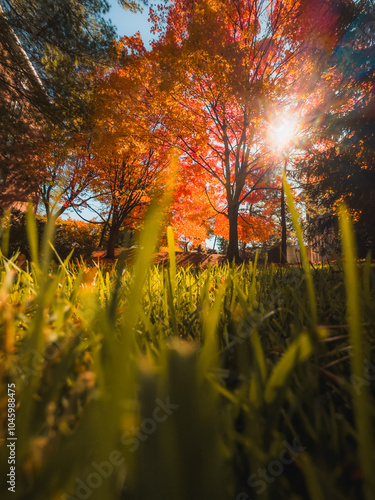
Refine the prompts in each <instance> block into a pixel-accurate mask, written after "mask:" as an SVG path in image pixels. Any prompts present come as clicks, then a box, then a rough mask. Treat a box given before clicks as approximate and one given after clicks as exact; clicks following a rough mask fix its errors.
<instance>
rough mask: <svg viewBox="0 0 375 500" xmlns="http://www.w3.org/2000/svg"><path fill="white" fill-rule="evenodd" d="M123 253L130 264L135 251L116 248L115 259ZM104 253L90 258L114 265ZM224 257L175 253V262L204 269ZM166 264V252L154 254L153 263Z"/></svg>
mask: <svg viewBox="0 0 375 500" xmlns="http://www.w3.org/2000/svg"><path fill="white" fill-rule="evenodd" d="M122 253H124V256H125V259H126V261H128V262H131V260H132V258H133V257H134V255H135V249H131V248H130V249H124V248H117V249H116V250H115V256H116V259H118V258H119V257H120V255H121V254H122ZM105 254H106V251H105V250H102V249H98V250H96V251H95V252H93V254H92V256H93V258H94V259H95V261H100V262H107V263H109V264H111V263H114V262H115V261H114V260H111V259H106V258H105ZM225 260H226V257H225V255H221V254H209V253H198V252H178V253H176V262H177V265H179V266H182V267H189V266H193V267H201V268H203V269H204V268H206V267H208V266H209V265H214V264H219V263H221V262H225ZM167 262H168V252H158V253H156V254H155V263H156V264H163V263H167Z"/></svg>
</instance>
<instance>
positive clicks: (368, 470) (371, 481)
mask: <svg viewBox="0 0 375 500" xmlns="http://www.w3.org/2000/svg"><path fill="white" fill-rule="evenodd" d="M339 221H340V231H341V240H342V250H343V257H344V263H343V265H344V271H345V287H346V306H347V321H348V325H349V337H350V343H351V345H352V357H351V371H352V375H351V381H352V383H353V386H354V389H355V390H354V391H353V393H354V412H355V419H356V426H357V429H358V445H359V456H360V461H361V466H362V469H363V472H364V476H365V478H364V493H365V498H366V500H370V499H372V498H373V494H374V492H375V475H374V463H375V454H374V450H375V441H374V428H373V424H372V418H371V411H370V408H371V405H370V399H369V391H368V388H367V385H366V384H362V385H361V387H360V388H358V386H356V384H355V381H356V380H357V381H358V380H361V379H362V380H363V379H364V368H365V361H366V356H367V355H366V352H365V348H364V340H365V339H364V338H363V331H362V327H361V304H360V290H359V282H358V267H357V256H356V250H355V240H354V231H353V225H352V222H351V220H350V216H349V214H348V211H347V209H346V207H345V206H344V205H342V206H341V207H340V209H339Z"/></svg>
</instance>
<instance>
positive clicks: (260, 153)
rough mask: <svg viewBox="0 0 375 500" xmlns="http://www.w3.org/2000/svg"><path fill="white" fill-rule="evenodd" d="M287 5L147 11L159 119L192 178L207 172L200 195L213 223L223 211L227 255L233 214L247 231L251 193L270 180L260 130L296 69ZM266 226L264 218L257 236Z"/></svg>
mask: <svg viewBox="0 0 375 500" xmlns="http://www.w3.org/2000/svg"><path fill="white" fill-rule="evenodd" d="M296 5H297V3H296V2H280V1H275V2H274V1H257V0H254V1H250V0H215V1H212V0H203V1H200V2H195V1H192V0H175V1H173V2H172V3H171V5H170V6H169V7H167V8H164V10H163V9H159V11H158V12H156V11H155V12H154V16H153V17H154V21H155V30H156V31H160V32H161V35H160V39H159V40H158V41H157V42H156V43H155V44H154V49H153V50H154V54H155V57H156V58H157V60H158V64H159V71H160V75H161V85H160V86H161V88H162V90H163V91H164V103H165V106H166V109H168V113H166V114H165V117H164V118H165V121H164V122H163V123H164V127H165V129H167V130H168V131H169V133H170V138H171V140H172V142H173V144H174V145H175V146H176V147H178V148H179V150H180V151H181V157H182V161H183V162H184V163H185V165H186V167H185V168H187V169H189V170H190V171H191V173H192V174H193V175H192V179H194V174H195V173H196V172H197V169H198V170H199V169H203V170H204V171H205V172H206V173H207V174H208V176H209V185H207V190H206V196H207V199H209V203H210V205H211V206H212V207H213V209H214V210H215V212H216V215H217V221H218V222H217V224H218V225H220V226H221V227H220V233H221V234H223V231H222V230H223V229H224V227H223V226H225V224H222V223H220V224H219V222H220V221H222V220H223V218H224V219H226V221H227V222H226V227H227V228H228V226H229V229H227V230H226V231H225V235H226V237H228V239H229V246H228V257H229V258H230V259H233V258H235V259H237V260H238V259H239V250H238V239H239V222H240V221H241V222H240V224H244V225H247V227H248V229H247V234H246V237H247V238H252V237H253V236H254V235H255V233H256V232H257V231H259V229H260V225H259V224H257V221H256V217H257V216H258V215H261V214H263V215H266V212H264V213H263V211H262V210H261V208H260V206H259V208H258V210H255V205H256V200H257V201H260V200H261V199H262V193H265V192H266V191H267V190H270V189H273V190H274V189H275V188H276V185H275V177H274V175H273V169H274V167H275V165H274V164H273V162H272V161H271V160H270V158H269V156H268V150H269V147H268V145H267V144H266V141H265V135H266V129H267V126H268V122H269V119H270V117H271V115H272V109H273V106H274V104H275V103H276V102H277V101H278V100H279V99H281V96H282V95H284V94H285V89H286V88H288V86H290V85H291V84H292V82H293V79H295V78H296V74H295V73H294V71H293V67H292V61H293V57H294V55H295V54H296V52H297V50H298V47H299V45H298V42H297V41H296V40H295V39H294V37H293V26H291V24H290V23H289V20H290V19H291V18H292V14H293V13H294V9H295V8H296ZM160 132H161V133H164V129H161V130H160ZM192 182H193V180H192ZM265 208H266V207H265ZM264 220H266V219H264ZM267 228H268V229H267ZM269 229H270V225H267V224H264V226H263V229H262V233H263V234H262V236H261V237H262V238H265V237H267V234H268V233H269ZM244 232H245V231H244Z"/></svg>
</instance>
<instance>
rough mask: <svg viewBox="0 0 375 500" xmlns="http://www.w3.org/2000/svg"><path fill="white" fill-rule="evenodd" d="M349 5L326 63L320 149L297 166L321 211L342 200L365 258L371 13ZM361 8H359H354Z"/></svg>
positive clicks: (374, 173)
mask: <svg viewBox="0 0 375 500" xmlns="http://www.w3.org/2000/svg"><path fill="white" fill-rule="evenodd" d="M355 7H356V9H354V10H353V5H352V4H350V3H349V5H346V10H344V13H346V15H345V16H344V15H343V18H344V19H346V24H344V25H343V24H341V26H344V29H343V28H341V29H342V30H343V34H342V36H341V37H340V41H339V43H337V44H336V45H335V46H334V50H332V51H331V53H330V57H328V58H326V59H325V61H324V66H323V68H322V80H323V79H324V81H325V85H324V87H325V88H324V91H323V90H322V89H320V92H319V93H320V96H319V98H320V102H321V108H322V109H324V113H322V114H321V117H320V120H319V124H320V130H319V139H320V141H319V142H318V146H317V147H315V148H312V149H311V150H310V151H309V152H308V153H307V155H306V156H305V158H304V159H303V160H302V161H301V162H300V164H299V167H300V170H301V176H302V177H303V179H304V184H303V185H304V189H305V190H306V192H307V194H308V196H309V197H310V198H311V199H314V200H315V202H316V204H317V205H318V207H320V209H321V210H323V211H325V212H331V211H332V212H333V213H335V212H336V209H337V206H338V205H339V203H341V202H343V201H344V202H345V203H346V204H347V205H348V207H349V208H350V209H351V212H352V215H353V217H354V223H355V228H356V233H357V241H358V244H359V252H360V255H361V256H364V255H365V254H366V252H367V250H369V249H372V250H373V251H374V250H375V239H374V234H375V217H374V215H373V206H374V202H375V190H374V186H375V155H374V151H375V149H374V148H375V126H374V117H375V114H374V105H375V72H374V71H375V69H374V68H375V45H374V42H375V36H374V30H373V26H374V21H375V11H374V8H373V3H372V2H368V1H366V2H360V5H359V6H358V5H356V6H355ZM358 7H360V8H358Z"/></svg>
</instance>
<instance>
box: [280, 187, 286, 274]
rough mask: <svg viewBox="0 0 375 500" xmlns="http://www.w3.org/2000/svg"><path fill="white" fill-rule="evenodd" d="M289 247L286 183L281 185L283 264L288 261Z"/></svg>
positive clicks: (281, 260)
mask: <svg viewBox="0 0 375 500" xmlns="http://www.w3.org/2000/svg"><path fill="white" fill-rule="evenodd" d="M286 252H287V247H286V219H285V193H284V185H283V186H281V255H280V262H281V264H286V263H287V255H286Z"/></svg>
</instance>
